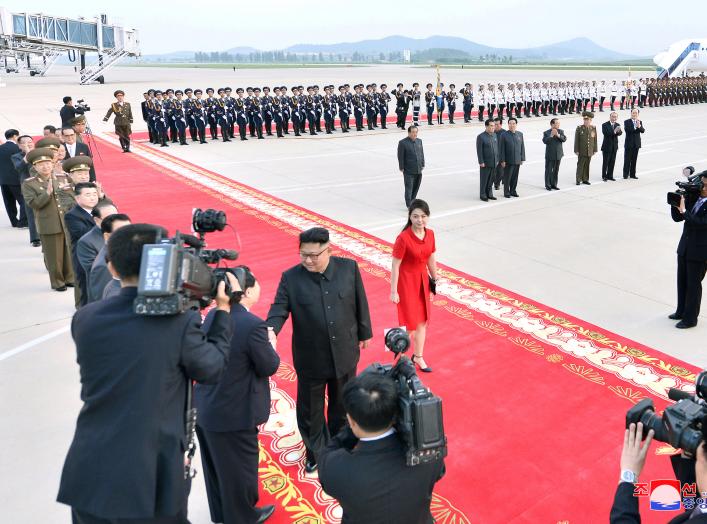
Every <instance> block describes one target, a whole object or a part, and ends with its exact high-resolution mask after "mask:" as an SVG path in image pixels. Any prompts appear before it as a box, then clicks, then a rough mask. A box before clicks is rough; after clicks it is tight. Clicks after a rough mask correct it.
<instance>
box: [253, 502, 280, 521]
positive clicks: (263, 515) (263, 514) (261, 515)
mask: <svg viewBox="0 0 707 524" xmlns="http://www.w3.org/2000/svg"><path fill="white" fill-rule="evenodd" d="M255 511H257V512H258V520H256V521H255V522H257V523H258V524H260V523H261V522H265V521H266V520H268V519H269V518H270V517H272V514H273V513H275V506H273V505H272V504H271V505H269V506H263V507H262V508H255Z"/></svg>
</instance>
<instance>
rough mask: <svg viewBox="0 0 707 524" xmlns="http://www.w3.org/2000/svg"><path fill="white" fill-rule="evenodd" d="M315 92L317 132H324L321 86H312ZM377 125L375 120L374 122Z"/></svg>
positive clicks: (313, 96)
mask: <svg viewBox="0 0 707 524" xmlns="http://www.w3.org/2000/svg"><path fill="white" fill-rule="evenodd" d="M312 89H313V90H314V93H313V94H312V98H314V124H315V127H316V129H317V133H321V132H322V111H323V109H322V95H320V94H319V86H317V85H315V86H312ZM374 125H375V122H374Z"/></svg>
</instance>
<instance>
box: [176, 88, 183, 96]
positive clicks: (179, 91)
mask: <svg viewBox="0 0 707 524" xmlns="http://www.w3.org/2000/svg"><path fill="white" fill-rule="evenodd" d="M174 94H175V95H183V94H184V92H183V91H182V90H181V89H177V90H176V91H175V92H174Z"/></svg>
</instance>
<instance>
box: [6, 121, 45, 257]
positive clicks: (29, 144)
mask: <svg viewBox="0 0 707 524" xmlns="http://www.w3.org/2000/svg"><path fill="white" fill-rule="evenodd" d="M17 145H18V146H19V148H20V152H19V153H15V154H14V155H12V156H11V157H10V158H11V160H12V165H14V166H15V169H16V170H17V174H18V175H19V176H20V191H22V184H23V183H24V181H25V180H27V179H28V178H30V177H31V176H33V174H31V173H30V165H29V163H27V160H26V156H27V153H29V152H30V151H31V150H32V149H34V140H33V139H32V137H31V136H29V135H22V136H20V137H19V138H18V139H17ZM22 202H23V203H24V204H25V214H26V215H27V226H28V227H29V242H30V244H31V245H32V247H39V246H41V245H42V242H41V240H40V239H39V232H38V231H37V222H36V221H35V220H34V211H33V210H32V207H31V206H28V205H27V204H26V202H25V199H24V197H22Z"/></svg>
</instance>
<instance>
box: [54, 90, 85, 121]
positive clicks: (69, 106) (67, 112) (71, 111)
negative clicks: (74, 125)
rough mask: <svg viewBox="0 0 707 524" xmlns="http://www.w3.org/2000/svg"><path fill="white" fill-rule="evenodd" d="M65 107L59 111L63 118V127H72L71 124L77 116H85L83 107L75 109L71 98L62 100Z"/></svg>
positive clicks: (67, 97)
mask: <svg viewBox="0 0 707 524" xmlns="http://www.w3.org/2000/svg"><path fill="white" fill-rule="evenodd" d="M62 102H64V106H63V107H62V108H61V109H60V110H59V116H60V117H61V127H70V126H71V123H70V122H69V121H70V120H71V119H72V118H74V117H75V116H76V115H83V114H84V110H83V108H82V107H80V106H79V107H74V101H73V99H72V98H71V97H70V96H65V97H64V98H62Z"/></svg>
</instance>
